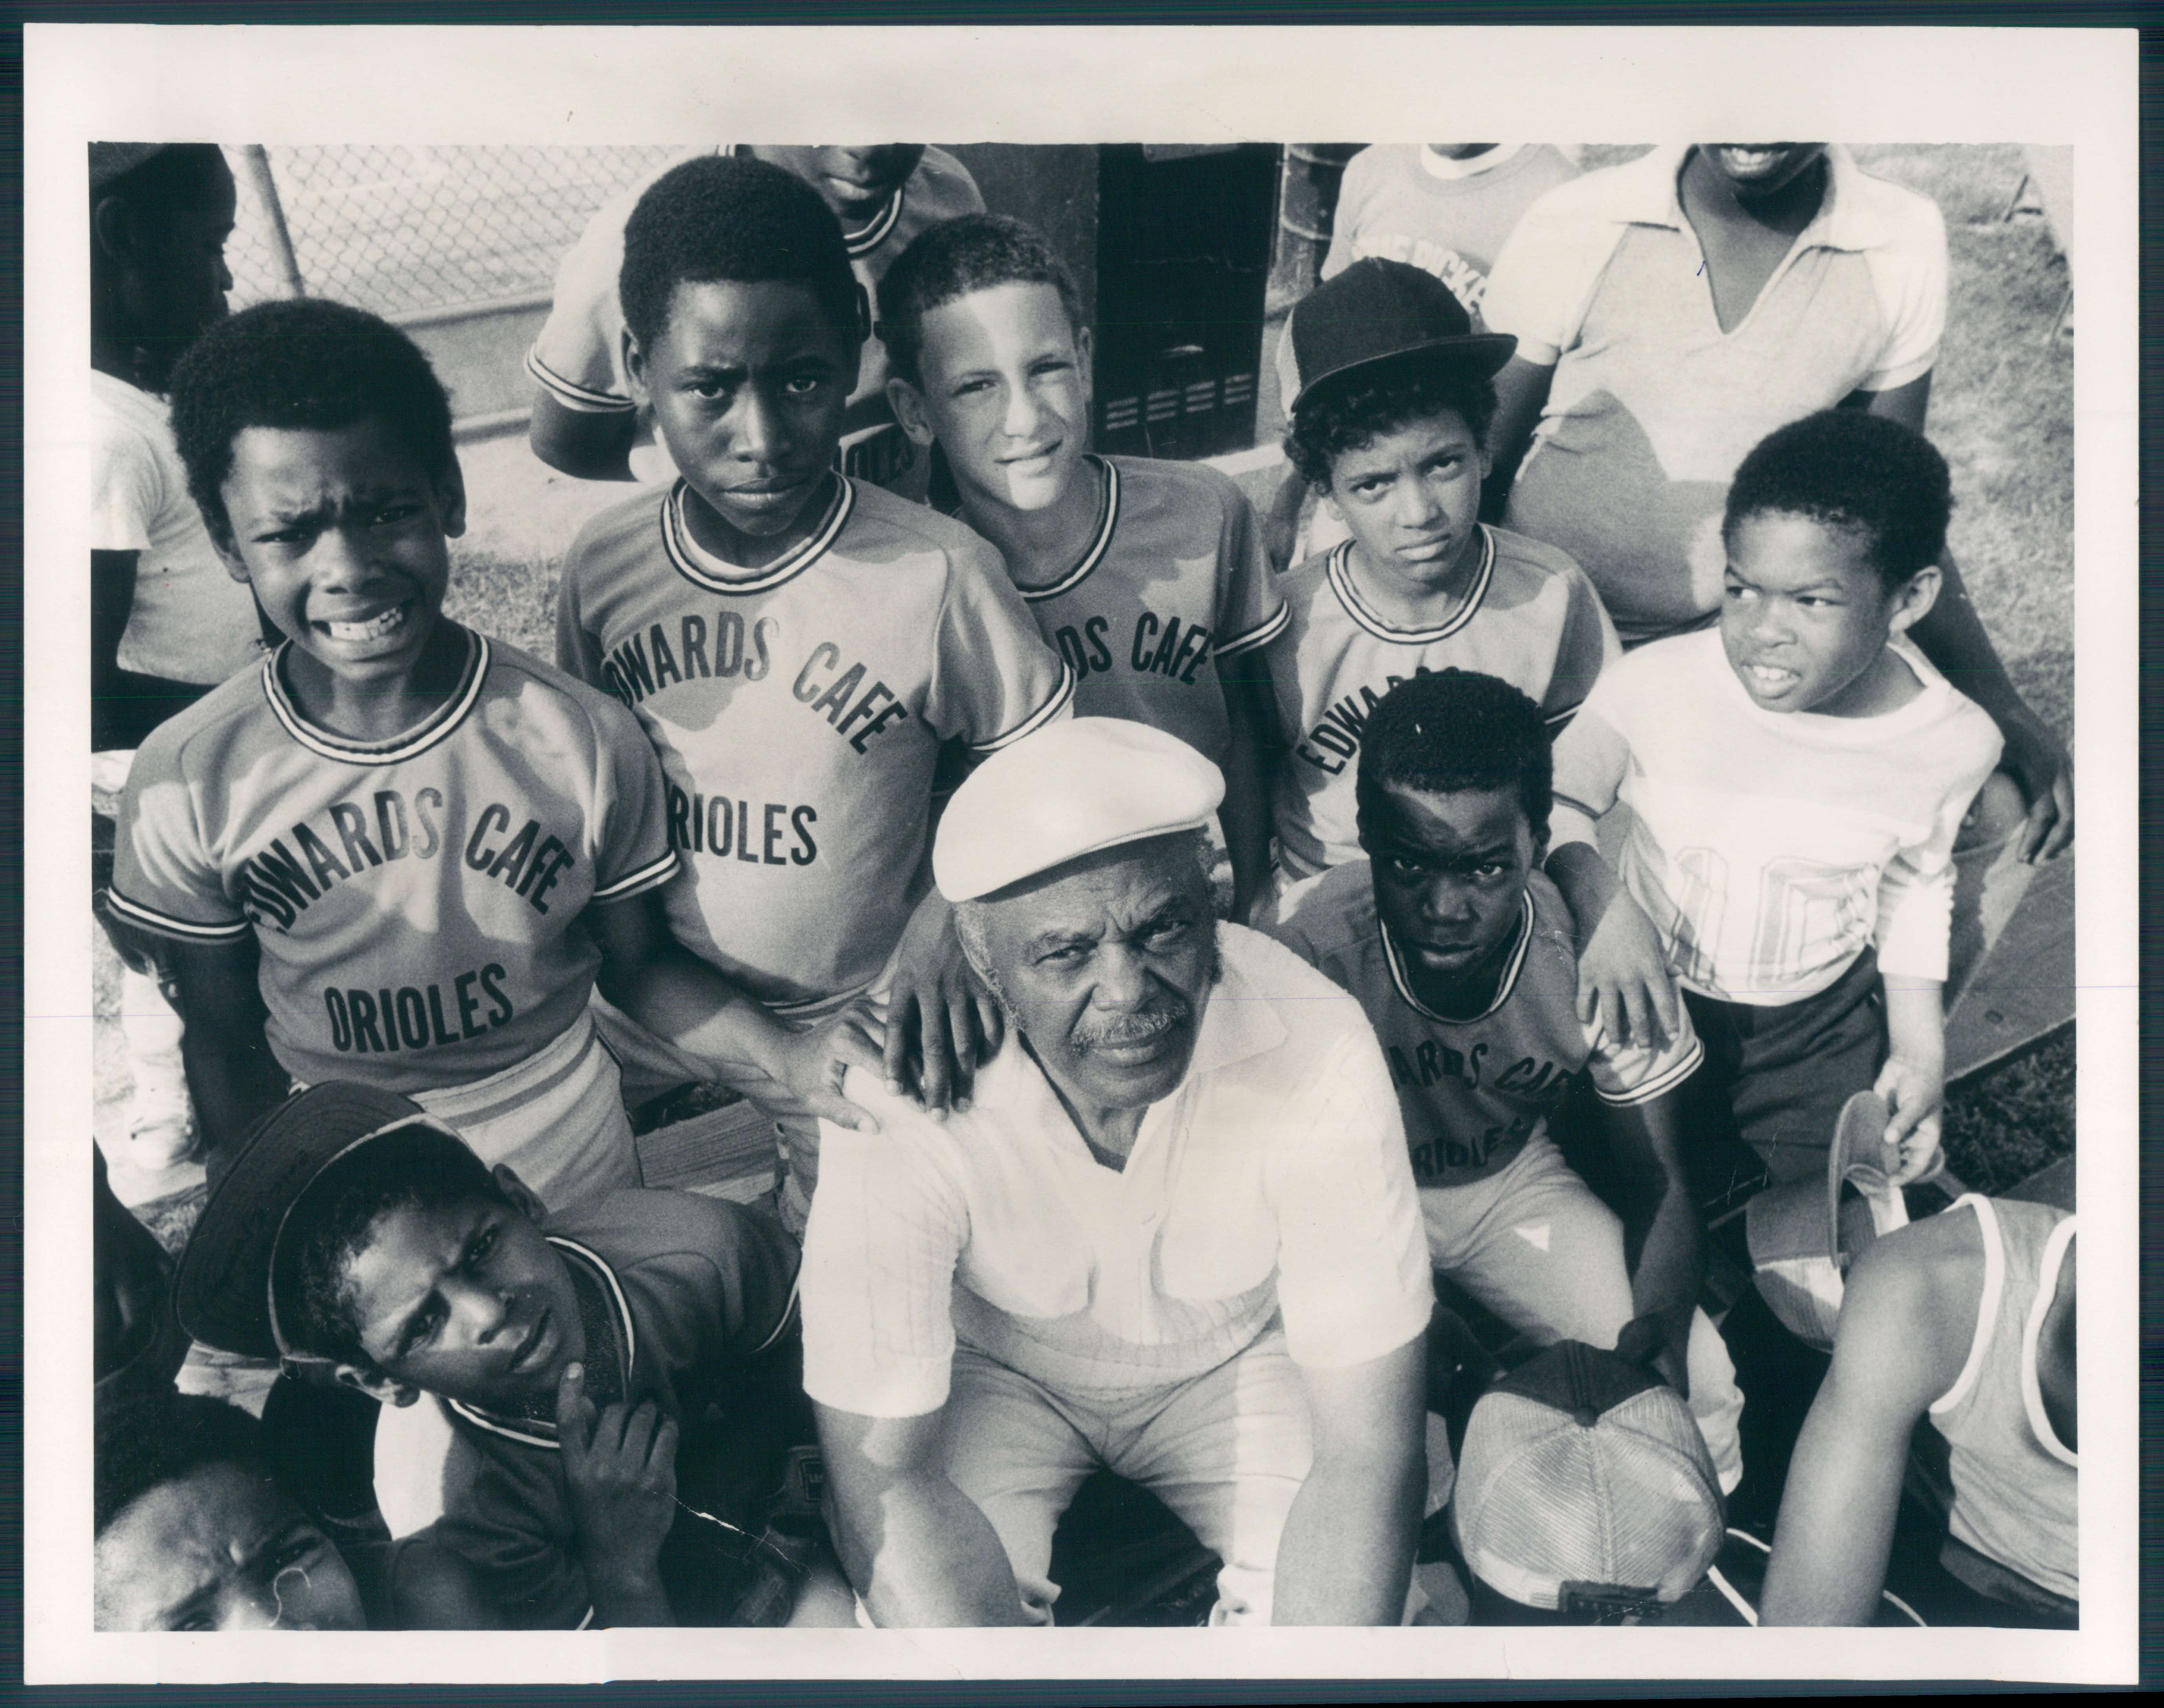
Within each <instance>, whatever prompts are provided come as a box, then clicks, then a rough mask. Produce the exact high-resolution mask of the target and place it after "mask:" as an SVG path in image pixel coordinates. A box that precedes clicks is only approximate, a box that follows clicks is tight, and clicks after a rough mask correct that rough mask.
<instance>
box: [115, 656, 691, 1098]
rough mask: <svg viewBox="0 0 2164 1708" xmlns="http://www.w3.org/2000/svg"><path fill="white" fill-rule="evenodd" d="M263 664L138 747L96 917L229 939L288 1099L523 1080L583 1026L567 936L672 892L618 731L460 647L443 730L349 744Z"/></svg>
mask: <svg viewBox="0 0 2164 1708" xmlns="http://www.w3.org/2000/svg"><path fill="white" fill-rule="evenodd" d="M289 644H290V643H289ZM285 653H286V648H285V647H281V648H280V649H279V650H278V651H277V652H275V653H273V654H272V655H271V657H270V658H266V659H265V661H264V663H263V668H261V669H260V670H256V671H251V672H249V673H246V674H244V675H241V676H236V677H234V678H233V679H232V680H231V681H229V682H227V683H225V684H223V685H221V686H220V687H219V688H218V689H216V690H215V691H214V692H213V693H211V694H207V695H206V696H205V697H204V698H203V699H200V700H198V701H197V702H196V704H195V705H192V706H190V707H189V708H188V709H187V710H186V711H184V712H182V713H181V714H180V715H178V716H177V717H175V718H173V719H171V720H170V721H168V722H166V723H165V724H163V725H161V726H159V728H158V729H157V730H156V731H155V732H154V733H153V734H152V735H151V736H150V740H149V741H145V742H144V745H143V747H142V748H141V750H140V751H139V753H138V754H137V756H136V759H135V764H134V768H133V769H132V770H131V771H130V772H129V777H128V793H127V796H126V799H125V800H124V802H123V806H122V811H121V822H120V830H119V836H118V846H117V847H116V849H115V851H114V859H113V889H112V901H113V910H114V911H115V912H116V913H118V914H119V915H120V916H121V917H122V918H123V919H126V920H128V921H129V923H130V924H133V925H139V926H141V927H142V928H144V930H150V931H154V932H156V933H158V934H160V935H163V936H166V937H171V938H174V939H176V940H179V941H181V942H187V943H200V944H216V943H235V942H244V941H245V940H247V938H248V936H249V934H250V933H251V932H252V933H253V934H254V935H255V940H256V943H257V945H258V946H259V947H260V951H261V955H262V963H261V970H260V975H259V976H260V983H261V988H262V992H263V1000H264V1003H265V1007H266V1008H267V1009H269V1010H270V1017H269V1019H268V1021H267V1023H266V1024H265V1035H266V1036H267V1037H268V1039H269V1040H270V1044H271V1052H272V1053H273V1054H274V1055H275V1056H276V1057H277V1059H278V1061H279V1064H280V1065H281V1066H282V1067H284V1068H285V1069H286V1071H287V1072H289V1073H291V1074H292V1076H293V1077H295V1078H296V1079H298V1080H302V1081H303V1082H316V1081H319V1080H325V1079H357V1080H365V1081H366V1082H368V1083H370V1084H372V1085H380V1086H382V1087H385V1088H386V1089H387V1090H391V1091H396V1092H407V1093H411V1092H419V1091H425V1090H428V1089H429V1088H430V1087H439V1086H445V1085H462V1084H465V1083H468V1082H471V1081H473V1080H477V1079H481V1078H484V1077H486V1076H488V1075H490V1074H492V1073H496V1072H498V1071H502V1070H503V1069H505V1068H507V1067H510V1066H513V1065H514V1064H516V1063H517V1062H520V1061H524V1060H525V1059H526V1058H527V1057H528V1056H531V1055H533V1053H534V1052H535V1051H536V1050H539V1049H540V1048H541V1047H542V1046H543V1045H546V1044H548V1043H549V1041H550V1040H553V1039H554V1038H555V1037H557V1036H558V1035H559V1034H561V1033H562V1032H563V1031H564V1030H565V1028H566V1027H567V1026H569V1025H570V1024H571V1023H572V1022H573V1021H574V1020H576V1019H579V1018H580V1016H581V1015H582V1014H584V1013H585V1012H586V999H587V998H588V996H589V995H590V994H591V992H592V989H593V981H594V972H595V969H596V967H599V966H600V964H601V951H600V950H599V949H598V948H597V947H596V945H595V943H594V941H593V940H592V938H591V936H590V935H588V934H587V933H586V931H585V930H582V929H580V926H579V924H578V919H579V916H580V914H582V913H583V912H585V910H586V909H587V908H588V907H589V906H591V905H596V904H602V903H609V902H617V901H622V900H625V899H628V898H630V897H633V896H636V895H640V894H643V893H645V892H646V891H648V890H650V889H654V888H658V887H659V886H660V885H661V884H663V883H666V882H667V881H668V879H669V878H670V875H671V874H672V873H673V872H675V869H676V856H675V852H674V851H672V850H671V849H670V846H669V840H668V835H667V830H666V823H665V816H664V814H665V803H664V799H663V795H662V789H661V775H660V771H659V767H657V766H656V765H655V764H654V756H653V753H652V752H650V751H649V749H648V747H647V745H646V743H645V742H644V741H642V740H640V739H639V732H638V726H637V725H636V724H635V723H634V722H633V720H632V719H631V718H630V717H629V716H628V715H627V714H626V713H625V712H624V710H623V709H622V707H621V706H618V705H614V704H612V702H611V701H610V700H609V699H607V698H606V697H605V696H604V695H601V694H596V693H595V692H593V690H592V689H589V688H587V687H586V686H585V685H584V684H581V683H577V682H573V681H571V680H570V678H567V677H565V675H564V674H563V673H561V672H559V671H557V670H555V669H553V668H550V667H549V665H546V664H544V663H542V662H541V661H540V660H539V659H538V658H528V657H527V656H526V654H524V653H523V652H518V651H517V650H515V649H514V648H512V647H506V646H504V645H502V643H501V642H494V641H491V640H489V639H487V638H486V637H484V636H481V635H475V634H471V633H469V634H467V635H466V658H465V668H464V670H463V672H462V673H461V674H460V678H459V683H458V686H457V688H456V689H455V690H454V692H453V693H452V694H451V696H450V698H449V699H448V700H446V701H445V702H444V705H443V706H442V708H441V709H440V710H438V711H436V712H435V713H433V714H432V715H430V716H429V717H428V718H427V719H426V720H423V722H422V723H420V724H418V725H417V726H414V727H413V728H412V729H411V730H409V731H407V732H406V733H405V734H404V735H402V736H399V737H398V738H397V739H396V740H395V741H386V742H381V743H376V744H362V743H359V742H355V741H349V740H348V739H347V738H346V737H344V736H339V735H337V734H334V732H332V731H328V730H326V729H323V728H322V727H320V726H317V725H315V724H312V723H310V722H309V721H308V720H307V718H306V717H305V716H304V715H302V712H301V710H300V708H299V707H298V706H297V705H296V704H295V703H294V701H293V699H292V695H291V694H289V693H288V692H287V690H286V685H285V682H284V680H283V678H282V676H281V665H282V663H283V660H284V658H285Z"/></svg>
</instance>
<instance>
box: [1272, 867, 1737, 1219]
mask: <svg viewBox="0 0 2164 1708" xmlns="http://www.w3.org/2000/svg"><path fill="white" fill-rule="evenodd" d="M1276 935H1277V936H1278V937H1279V939H1280V940H1283V941H1284V943H1285V944H1286V945H1287V946H1289V947H1290V948H1291V949H1292V950H1293V951H1294V952H1295V953H1296V954H1298V955H1300V956H1302V957H1303V958H1305V960H1306V961H1309V962H1310V963H1311V964H1312V965H1314V966H1315V967H1318V968H1319V969H1321V971H1322V972H1325V973H1327V974H1328V975H1329V976H1330V977H1331V979H1332V980H1334V981H1335V982H1337V984H1339V985H1340V986H1342V988H1344V989H1346V990H1347V991H1348V992H1350V993H1352V997H1353V998H1354V999H1355V1000H1356V1001H1358V1003H1359V1004H1360V1008H1361V1011H1362V1012H1363V1013H1364V1014H1366V1015H1367V1017H1368V1024H1370V1025H1372V1026H1374V1029H1375V1035H1376V1036H1377V1037H1378V1038H1379V1039H1380V1040H1382V1045H1383V1054H1384V1056H1385V1057H1386V1058H1387V1059H1388V1060H1389V1065H1390V1078H1391V1080H1392V1081H1393V1082H1394V1083H1395V1085H1396V1087H1397V1092H1398V1108H1399V1109H1400V1112H1401V1113H1403V1114H1404V1116H1405V1140H1406V1143H1407V1144H1408V1145H1410V1146H1411V1149H1412V1163H1413V1178H1414V1180H1415V1181H1416V1182H1418V1183H1419V1184H1420V1185H1421V1186H1423V1187H1444V1186H1463V1185H1464V1184H1465V1183H1466V1182H1468V1181H1475V1180H1480V1179H1483V1178H1484V1177H1486V1176H1489V1175H1492V1174H1494V1173H1496V1172H1498V1171H1500V1170H1501V1169H1502V1167H1503V1166H1505V1164H1506V1163H1508V1162H1509V1161H1510V1160H1511V1159H1512V1158H1513V1157H1515V1156H1516V1155H1518V1153H1519V1152H1520V1151H1521V1150H1524V1149H1525V1148H1526V1141H1527V1140H1530V1139H1531V1138H1532V1137H1533V1136H1534V1134H1537V1133H1541V1132H1544V1131H1545V1130H1546V1129H1547V1120H1548V1118H1549V1116H1550V1115H1551V1114H1552V1113H1554V1111H1555V1110H1556V1109H1557V1108H1558V1107H1560V1105H1561V1104H1562V1103H1563V1098H1564V1097H1565V1096H1566V1095H1567V1094H1568V1092H1569V1091H1570V1088H1571V1087H1572V1085H1573V1084H1574V1083H1575V1082H1577V1080H1578V1077H1579V1076H1580V1075H1581V1074H1583V1075H1584V1076H1586V1077H1588V1078H1589V1079H1590V1080H1591V1082H1592V1085H1593V1090H1594V1095H1595V1096H1596V1097H1598V1098H1600V1100H1601V1101H1602V1102H1603V1103H1614V1104H1618V1105H1623V1106H1627V1105H1630V1104H1632V1103H1650V1102H1652V1100H1653V1099H1654V1098H1657V1097H1661V1096H1663V1095H1665V1094H1666V1093H1667V1092H1671V1091H1673V1090H1674V1089H1675V1088H1676V1087H1678V1086H1680V1085H1681V1084H1682V1083H1683V1082H1684V1081H1685V1080H1687V1079H1689V1077H1690V1076H1691V1074H1692V1073H1693V1072H1694V1071H1695V1070H1696V1069H1697V1067H1698V1065H1699V1061H1701V1060H1702V1059H1703V1057H1704V1050H1703V1049H1702V1048H1701V1047H1700V1045H1699V1040H1698V1037H1697V1035H1695V1034H1694V1032H1693V1031H1692V1030H1691V1028H1690V1020H1689V1016H1687V1015H1686V1016H1685V1017H1684V1018H1683V1022H1682V1024H1681V1025H1680V1026H1679V1027H1678V1029H1677V1031H1676V1034H1675V1035H1674V1036H1673V1037H1672V1038H1671V1039H1669V1040H1668V1042H1667V1043H1665V1044H1663V1045H1660V1046H1659V1047H1657V1048H1648V1047H1647V1046H1645V1045H1638V1044H1623V1043H1618V1042H1617V1041H1616V1040H1614V1039H1613V1038H1611V1037H1610V1036H1609V1035H1608V1032H1607V1030H1606V1029H1605V1027H1604V1026H1603V1025H1602V1024H1601V1023H1600V1021H1599V1019H1598V1018H1596V1019H1594V1020H1593V1021H1592V1022H1590V1023H1588V1022H1585V1021H1583V1020H1580V1019H1578V953H1577V951H1576V950H1575V949H1574V948H1573V946H1572V933H1571V919H1570V914H1569V912H1568V910H1567V909H1565V907H1564V906H1563V897H1562V896H1561V895H1560V894H1559V893H1557V890H1556V888H1555V886H1554V885H1553V884H1552V883H1550V882H1549V881H1548V880H1547V878H1546V877H1545V876H1544V875H1542V873H1540V872H1535V873H1533V874H1532V876H1531V878H1529V879H1528V880H1527V881H1526V896H1525V903H1524V905H1523V907H1522V908H1521V909H1520V912H1519V915H1518V925H1517V932H1516V935H1515V937H1514V938H1513V939H1512V941H1511V945H1510V957H1509V959H1508V960H1507V961H1505V962H1504V966H1503V973H1502V977H1501V978H1500V980H1499V981H1498V982H1497V984H1496V987H1495V995H1494V1000H1493V1001H1491V1002H1490V1003H1489V1004H1488V1006H1487V1008H1486V1009H1484V1010H1483V1011H1482V1012H1481V1013H1480V1014H1477V1015H1475V1016H1473V1018H1471V1019H1463V1020H1453V1019H1446V1018H1445V1017H1444V1016H1442V1015H1441V1014H1437V1013H1435V1012H1434V1011H1433V1010H1432V1009H1429V1008H1428V1007H1426V1005H1425V1004H1424V1003H1422V1002H1421V999H1420V998H1419V997H1418V996H1416V994H1415V993H1414V991H1413V986H1412V980H1411V976H1410V972H1408V970H1407V968H1406V966H1405V956H1404V954H1403V951H1400V949H1399V947H1398V946H1397V945H1396V944H1395V942H1393V941H1392V940H1391V939H1390V934H1389V928H1388V927H1387V926H1385V925H1384V923H1383V920H1382V917H1381V914H1380V913H1379V911H1378V909H1377V908H1376V906H1375V887H1374V879H1373V877H1372V874H1371V871H1370V868H1369V866H1368V862H1367V861H1365V860H1358V861H1354V862H1351V863H1350V864H1347V865H1344V866H1340V867H1337V868H1336V869H1335V870H1334V871H1332V872H1331V873H1330V874H1329V875H1328V876H1327V877H1326V878H1324V879H1323V880H1322V882H1321V883H1318V884H1316V886H1315V888H1313V889H1311V890H1310V891H1309V892H1308V893H1307V894H1306V895H1305V897H1303V898H1302V899H1301V901H1300V905H1299V906H1298V907H1297V908H1296V909H1294V911H1293V914H1292V917H1291V918H1290V919H1287V920H1285V921H1284V923H1283V924H1282V925H1279V927H1278V930H1277V932H1276Z"/></svg>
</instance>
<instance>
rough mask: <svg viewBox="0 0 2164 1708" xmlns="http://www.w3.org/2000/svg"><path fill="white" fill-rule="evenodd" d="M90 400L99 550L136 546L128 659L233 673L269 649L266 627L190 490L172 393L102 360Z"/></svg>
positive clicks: (201, 675)
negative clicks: (141, 384)
mask: <svg viewBox="0 0 2164 1708" xmlns="http://www.w3.org/2000/svg"><path fill="white" fill-rule="evenodd" d="M90 402H91V425H92V434H93V435H94V437H93V438H92V463H91V489H90V549H91V550H92V551H93V552H133V553H135V602H134V605H132V606H131V607H130V608H129V612H128V626H127V628H126V630H125V631H123V633H122V634H121V637H120V668H122V669H123V670H136V671H140V672H141V673H143V674H144V675H146V676H162V677H163V678H165V680H166V681H168V682H201V683H207V682H223V681H224V680H225V678H227V677H228V676H230V675H232V674H233V673H234V672H235V671H236V670H244V669H246V668H248V667H249V665H250V664H252V663H256V662H257V661H258V660H260V658H262V656H263V636H262V630H261V627H260V625H259V624H258V623H257V621H256V617H255V595H253V594H251V593H250V592H249V590H248V589H247V587H246V586H245V585H244V584H242V583H240V582H238V581H235V580H234V579H233V577H232V576H231V575H229V574H227V573H226V568H225V565H224V563H222V562H221V561H220V560H219V558H218V553H217V552H216V551H215V550H214V549H213V548H212V546H211V542H210V532H209V530H208V529H207V528H205V527H203V520H202V512H201V511H198V510H197V508H196V501H195V500H194V499H192V498H191V497H190V496H189V495H188V471H187V469H186V466H185V465H184V464H182V463H181V453H180V452H179V451H178V450H177V449H176V448H175V447H174V444H173V428H172V422H171V418H170V417H168V416H167V414H166V411H165V400H164V399H163V398H160V397H155V396H152V395H151V394H150V393H149V392H147V391H143V390H138V389H137V388H136V387H134V386H133V385H129V383H128V382H127V381H126V380H116V379H114V378H113V376H112V375H110V374H101V373H99V372H98V371H97V369H92V370H91V375H90Z"/></svg>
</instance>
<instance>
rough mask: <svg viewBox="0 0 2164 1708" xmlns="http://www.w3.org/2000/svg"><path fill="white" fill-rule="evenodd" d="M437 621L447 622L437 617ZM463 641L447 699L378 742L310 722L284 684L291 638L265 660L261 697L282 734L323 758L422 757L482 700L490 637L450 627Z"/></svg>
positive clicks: (384, 761)
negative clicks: (463, 651) (461, 658)
mask: <svg viewBox="0 0 2164 1708" xmlns="http://www.w3.org/2000/svg"><path fill="white" fill-rule="evenodd" d="M437 621H439V622H443V621H449V619H447V618H444V617H440V616H439V618H438V619H437ZM452 626H454V627H455V628H458V629H460V631H461V632H462V633H463V634H464V635H465V637H466V656H465V663H464V664H463V665H462V666H461V667H460V671H459V678H458V681H457V683H456V684H454V686H453V688H452V689H451V692H450V695H449V698H448V699H445V700H444V703H443V704H442V705H439V706H438V707H437V708H436V709H435V710H433V711H432V712H430V713H429V714H428V716H426V717H424V718H423V719H422V720H420V722H418V724H415V725H414V726H412V728H411V729H407V730H402V731H400V732H399V733H398V734H397V735H395V736H391V737H390V738H389V739H388V740H387V741H355V740H354V739H353V738H352V737H351V736H342V735H340V734H339V733H338V731H335V730H328V729H325V728H324V727H323V726H322V725H321V724H318V723H315V722H313V721H312V720H310V719H309V718H308V717H307V715H306V714H304V713H303V712H302V710H301V707H300V704H299V702H298V701H297V700H296V699H294V698H293V696H292V691H291V690H290V689H287V687H286V678H285V661H286V654H287V653H289V652H292V650H293V642H292V639H291V638H290V637H289V638H287V639H286V640H285V641H284V642H281V643H280V645H279V647H278V650H277V651H276V652H273V653H271V656H270V657H269V658H265V660H264V661H263V674H262V684H263V697H264V699H265V700H267V701H268V702H269V703H270V706H271V712H272V714H273V715H276V718H277V720H278V721H279V723H280V724H281V725H282V726H284V727H285V731H286V734H287V735H289V736H292V738H293V739H294V740H295V741H298V742H299V743H300V744H301V745H302V747H305V748H307V750H308V751H309V752H311V753H313V754H316V755H317V756H318V757H321V758H324V759H335V760H338V761H339V762H341V763H343V764H347V765H397V764H400V763H402V762H404V761H406V760H408V759H412V758H415V757H418V756H419V755H420V754H423V753H425V752H428V749H429V748H431V747H434V746H435V745H436V744H437V743H438V742H439V741H443V740H444V737H446V736H449V735H450V734H451V732H452V731H454V730H456V729H457V728H458V726H460V724H462V723H464V722H465V718H466V714H467V713H468V712H470V711H471V710H473V708H474V705H475V702H476V701H477V700H479V699H480V698H481V688H482V685H483V684H485V683H486V681H487V680H488V667H489V660H490V657H491V647H490V645H489V640H488V637H487V636H486V635H483V634H480V633H477V632H476V631H474V630H472V629H469V628H465V626H464V625H462V624H453V625H452Z"/></svg>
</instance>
